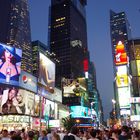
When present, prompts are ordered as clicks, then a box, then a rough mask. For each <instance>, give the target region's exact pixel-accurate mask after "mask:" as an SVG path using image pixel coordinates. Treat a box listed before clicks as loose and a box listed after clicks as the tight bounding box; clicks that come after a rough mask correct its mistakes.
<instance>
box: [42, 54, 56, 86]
mask: <svg viewBox="0 0 140 140" xmlns="http://www.w3.org/2000/svg"><path fill="white" fill-rule="evenodd" d="M44 61H45V60H44V58H43V57H40V73H39V81H40V82H41V83H44V84H45V85H46V86H48V87H54V82H55V80H54V77H53V76H52V74H51V72H52V71H49V70H48V65H47V63H46V62H44ZM49 67H51V65H49Z"/></svg>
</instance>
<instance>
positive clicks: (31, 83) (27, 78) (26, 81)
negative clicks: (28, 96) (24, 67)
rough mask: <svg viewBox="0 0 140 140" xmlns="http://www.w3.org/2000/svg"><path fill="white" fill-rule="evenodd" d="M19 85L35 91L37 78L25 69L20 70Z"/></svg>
mask: <svg viewBox="0 0 140 140" xmlns="http://www.w3.org/2000/svg"><path fill="white" fill-rule="evenodd" d="M19 86H20V87H22V88H24V89H27V90H30V91H32V92H35V93H37V78H36V77H34V76H33V75H31V74H29V73H27V72H25V71H21V74H20V77H19Z"/></svg>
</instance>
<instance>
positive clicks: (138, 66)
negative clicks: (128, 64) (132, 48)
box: [137, 60, 140, 76]
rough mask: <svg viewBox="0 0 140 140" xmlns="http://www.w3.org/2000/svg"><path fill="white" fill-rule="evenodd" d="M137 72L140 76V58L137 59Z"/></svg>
mask: <svg viewBox="0 0 140 140" xmlns="http://www.w3.org/2000/svg"><path fill="white" fill-rule="evenodd" d="M137 73H138V76H140V60H137Z"/></svg>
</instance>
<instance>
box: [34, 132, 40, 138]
mask: <svg viewBox="0 0 140 140" xmlns="http://www.w3.org/2000/svg"><path fill="white" fill-rule="evenodd" d="M34 133H35V135H34V140H38V138H39V131H35V132H34Z"/></svg>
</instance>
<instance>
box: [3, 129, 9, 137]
mask: <svg viewBox="0 0 140 140" xmlns="http://www.w3.org/2000/svg"><path fill="white" fill-rule="evenodd" d="M2 136H3V137H7V136H8V131H7V130H6V129H4V130H2Z"/></svg>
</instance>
